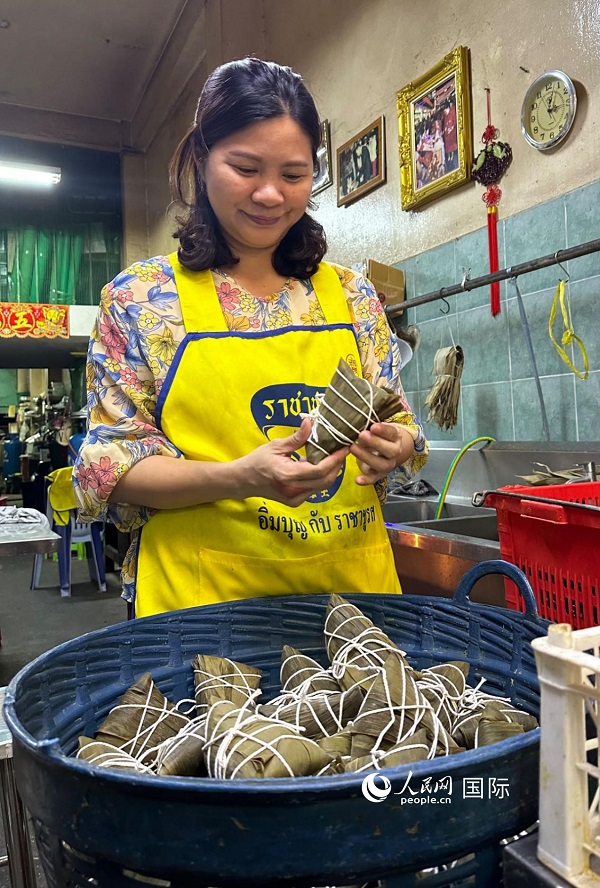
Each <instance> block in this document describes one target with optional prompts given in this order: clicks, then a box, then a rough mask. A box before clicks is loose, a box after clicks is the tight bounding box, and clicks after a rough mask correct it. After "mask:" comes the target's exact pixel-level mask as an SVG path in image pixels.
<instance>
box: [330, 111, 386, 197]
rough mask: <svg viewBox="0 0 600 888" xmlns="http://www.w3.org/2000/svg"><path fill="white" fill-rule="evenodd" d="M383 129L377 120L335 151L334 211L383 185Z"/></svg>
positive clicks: (384, 176)
mask: <svg viewBox="0 0 600 888" xmlns="http://www.w3.org/2000/svg"><path fill="white" fill-rule="evenodd" d="M384 125H385V121H384V118H383V117H378V118H377V120H374V121H373V123H370V124H369V125H368V126H366V127H365V128H364V129H362V130H361V131H360V132H359V133H357V134H356V135H355V136H353V137H352V138H351V139H350V140H349V141H348V142H345V143H344V144H343V145H341V146H340V147H339V148H338V149H337V152H336V154H337V205H338V207H343V206H344V205H345V204H349V203H352V201H354V200H358V198H359V197H362V196H363V195H364V194H368V193H369V191H372V190H373V189H374V188H377V186H378V185H383V183H384V182H385V181H386V170H385V128H384Z"/></svg>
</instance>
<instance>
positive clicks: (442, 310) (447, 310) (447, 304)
mask: <svg viewBox="0 0 600 888" xmlns="http://www.w3.org/2000/svg"><path fill="white" fill-rule="evenodd" d="M442 302H443V303H444V305H445V306H446V311H444V309H443V308H440V311H441V313H442V314H443V315H447V314H448V313H449V312H450V303H449V302H448V300H447V299H446V297H445V296H442Z"/></svg>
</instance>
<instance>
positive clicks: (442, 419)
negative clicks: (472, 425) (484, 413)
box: [425, 345, 464, 431]
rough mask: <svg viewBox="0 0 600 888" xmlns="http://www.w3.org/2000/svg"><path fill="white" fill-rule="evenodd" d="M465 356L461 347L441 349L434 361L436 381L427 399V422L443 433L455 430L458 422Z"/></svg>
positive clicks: (454, 346)
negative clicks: (433, 423)
mask: <svg viewBox="0 0 600 888" xmlns="http://www.w3.org/2000/svg"><path fill="white" fill-rule="evenodd" d="M463 366H464V355H463V350H462V348H461V347H460V345H452V346H449V347H448V348H440V349H438V350H437V352H436V353H435V357H434V359H433V374H434V376H435V381H434V383H433V386H432V388H431V391H430V392H429V394H428V395H427V398H426V399H425V404H426V405H427V406H428V407H429V415H428V417H427V422H430V421H432V420H433V422H435V423H436V424H437V425H438V426H439V428H440V429H442V431H447V430H448V429H453V428H454V426H455V425H456V423H457V420H458V404H459V401H460V378H461V376H462V372H463Z"/></svg>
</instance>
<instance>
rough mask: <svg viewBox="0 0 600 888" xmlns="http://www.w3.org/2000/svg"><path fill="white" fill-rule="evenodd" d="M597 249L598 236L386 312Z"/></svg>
mask: <svg viewBox="0 0 600 888" xmlns="http://www.w3.org/2000/svg"><path fill="white" fill-rule="evenodd" d="M598 251H600V238H598V239H596V240H592V241H587V242H586V243H584V244H578V245H577V246H576V247H567V248H566V249H565V250H557V251H556V253H549V254H548V255H547V256H540V257H539V258H538V259H530V260H529V261H528V262H521V263H520V264H519V265H513V266H509V267H508V268H503V269H501V270H500V271H495V272H494V273H493V274H484V275H481V276H480V277H476V278H473V279H472V280H469V279H468V278H466V277H465V279H464V280H463V281H461V283H460V284H452V286H451V287H442V288H441V290H433V291H432V292H431V293H425V294H424V295H423V296H415V298H414V299H407V300H406V302H402V303H401V304H400V305H394V306H390V308H387V309H386V312H387V313H388V314H389V316H390V317H394V316H395V315H398V314H401V313H402V312H403V311H406V309H407V308H412V307H413V306H415V305H425V303H427V302H435V301H436V300H438V299H444V298H445V297H446V296H455V295H456V294H457V293H463V292H465V291H468V290H477V289H479V287H486V286H488V285H489V284H493V283H494V282H495V281H505V280H507V279H508V278H513V277H518V276H519V275H520V274H527V273H528V272H530V271H537V270H538V269H539V268H547V267H548V266H549V265H560V263H561V262H568V260H569V259H578V258H579V257H580V256H587V255H588V253H597V252H598Z"/></svg>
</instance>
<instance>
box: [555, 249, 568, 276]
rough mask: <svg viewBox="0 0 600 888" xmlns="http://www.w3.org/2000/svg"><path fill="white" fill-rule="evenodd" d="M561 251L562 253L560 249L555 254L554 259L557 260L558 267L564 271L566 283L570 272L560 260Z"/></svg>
mask: <svg viewBox="0 0 600 888" xmlns="http://www.w3.org/2000/svg"><path fill="white" fill-rule="evenodd" d="M559 253H560V250H557V251H556V253H555V254H554V261H555V262H556V264H557V265H558V267H559V268H560V270H561V271H562V273H563V274H564V275H565V283H566V282H567V281H568V280H569V272H568V271H567V269H566V268H565V267H564V265H563V264H562V262H559V261H558V254H559Z"/></svg>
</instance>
